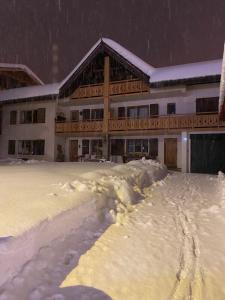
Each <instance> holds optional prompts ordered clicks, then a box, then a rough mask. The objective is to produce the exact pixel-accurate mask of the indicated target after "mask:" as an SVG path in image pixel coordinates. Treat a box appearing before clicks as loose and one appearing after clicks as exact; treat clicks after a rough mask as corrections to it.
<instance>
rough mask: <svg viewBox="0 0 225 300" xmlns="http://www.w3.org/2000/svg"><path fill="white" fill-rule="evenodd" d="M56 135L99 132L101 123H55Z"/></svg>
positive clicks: (101, 126) (101, 128)
mask: <svg viewBox="0 0 225 300" xmlns="http://www.w3.org/2000/svg"><path fill="white" fill-rule="evenodd" d="M55 130H56V133H79V132H101V131H102V130H103V122H102V121H90V122H65V123H56V126H55Z"/></svg>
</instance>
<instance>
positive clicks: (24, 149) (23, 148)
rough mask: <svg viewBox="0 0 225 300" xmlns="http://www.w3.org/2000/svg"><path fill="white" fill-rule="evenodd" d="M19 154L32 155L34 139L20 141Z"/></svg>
mask: <svg viewBox="0 0 225 300" xmlns="http://www.w3.org/2000/svg"><path fill="white" fill-rule="evenodd" d="M18 154H22V155H32V141H29V140H28V141H19V142H18Z"/></svg>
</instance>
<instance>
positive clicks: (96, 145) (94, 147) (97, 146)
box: [91, 140, 102, 157]
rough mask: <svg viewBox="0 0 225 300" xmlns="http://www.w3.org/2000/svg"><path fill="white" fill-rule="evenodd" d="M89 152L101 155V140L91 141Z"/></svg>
mask: <svg viewBox="0 0 225 300" xmlns="http://www.w3.org/2000/svg"><path fill="white" fill-rule="evenodd" d="M91 154H92V155H97V156H100V157H102V140H92V141H91Z"/></svg>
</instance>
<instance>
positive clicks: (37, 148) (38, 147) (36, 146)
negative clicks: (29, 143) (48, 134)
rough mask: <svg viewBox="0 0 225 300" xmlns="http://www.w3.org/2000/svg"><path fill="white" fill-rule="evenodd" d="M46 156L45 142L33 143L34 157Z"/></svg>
mask: <svg viewBox="0 0 225 300" xmlns="http://www.w3.org/2000/svg"><path fill="white" fill-rule="evenodd" d="M44 154H45V141H44V140H37V141H33V155H44Z"/></svg>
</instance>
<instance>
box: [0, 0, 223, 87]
mask: <svg viewBox="0 0 225 300" xmlns="http://www.w3.org/2000/svg"><path fill="white" fill-rule="evenodd" d="M101 36H104V37H108V38H112V39H114V40H115V41H117V42H119V43H121V44H122V45H123V46H125V47H127V48H128V49H129V50H131V51H132V52H134V53H135V54H136V55H138V56H140V57H141V58H142V59H144V60H146V61H147V62H148V63H150V64H152V65H153V66H156V67H157V66H166V65H173V64H181V63H189V62H195V61H202V60H210V59H217V58H221V57H222V52H223V44H224V40H225V0H61V1H60V0H0V62H11V63H15V62H17V63H24V64H26V65H28V66H29V67H30V68H31V69H32V70H33V71H34V72H36V74H37V75H38V76H40V77H41V79H42V80H43V81H44V82H53V81H56V80H57V81H59V80H62V79H63V78H64V77H65V76H66V75H67V74H68V73H69V72H70V71H71V69H73V67H74V66H75V65H76V63H77V62H78V61H79V60H80V59H81V58H82V56H83V55H85V53H86V52H87V51H88V50H89V48H90V47H91V46H92V45H93V44H94V43H95V42H96V41H97V40H98V39H99V37H101Z"/></svg>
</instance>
